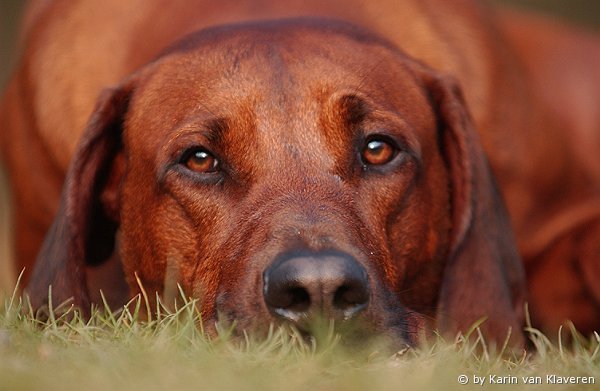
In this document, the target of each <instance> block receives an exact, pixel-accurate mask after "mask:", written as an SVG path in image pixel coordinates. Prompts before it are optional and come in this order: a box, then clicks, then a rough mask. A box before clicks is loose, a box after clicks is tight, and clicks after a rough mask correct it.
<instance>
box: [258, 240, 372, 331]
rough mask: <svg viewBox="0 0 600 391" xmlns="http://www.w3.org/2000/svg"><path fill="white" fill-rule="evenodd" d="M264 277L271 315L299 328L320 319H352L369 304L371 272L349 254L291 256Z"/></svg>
mask: <svg viewBox="0 0 600 391" xmlns="http://www.w3.org/2000/svg"><path fill="white" fill-rule="evenodd" d="M263 278H264V299H265V302H266V304H267V307H268V308H269V310H270V311H271V313H273V314H274V315H276V316H277V317H279V318H283V319H285V320H288V321H291V322H292V323H294V324H296V325H300V324H301V323H304V322H307V321H308V322H309V321H311V320H312V319H314V318H316V317H323V318H327V319H334V320H348V319H350V318H352V317H354V316H355V315H356V314H358V313H359V312H360V311H362V310H364V309H365V308H366V307H367V305H368V303H369V297H370V289H369V280H368V277H367V272H366V270H365V269H364V267H362V266H361V265H360V264H359V263H358V262H357V261H356V260H355V259H354V258H353V257H351V256H350V255H348V254H345V253H337V252H336V253H333V252H332V253H302V254H298V253H296V254H290V255H287V256H284V257H282V258H281V259H279V260H278V261H276V262H275V263H273V264H272V265H271V266H270V267H269V268H267V270H265V272H264V275H263Z"/></svg>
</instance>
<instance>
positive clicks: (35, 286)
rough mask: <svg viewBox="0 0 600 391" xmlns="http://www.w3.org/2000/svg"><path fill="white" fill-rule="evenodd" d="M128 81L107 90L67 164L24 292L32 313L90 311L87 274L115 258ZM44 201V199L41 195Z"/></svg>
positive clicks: (130, 87)
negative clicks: (65, 308)
mask: <svg viewBox="0 0 600 391" xmlns="http://www.w3.org/2000/svg"><path fill="white" fill-rule="evenodd" d="M133 85H134V83H133V81H130V82H128V83H126V84H124V85H123V86H121V87H119V88H116V89H111V90H106V91H104V92H103V93H102V95H101V96H100V98H99V100H98V103H97V105H96V108H95V110H94V112H93V114H92V116H91V118H90V120H89V122H88V124H87V127H86V129H85V130H84V132H83V134H82V136H81V139H80V141H79V144H78V146H77V149H76V151H75V154H74V157H73V159H72V160H71V163H70V166H69V169H68V171H67V175H66V180H65V184H64V187H63V191H62V195H61V201H60V206H59V210H58V213H57V215H56V217H55V219H54V222H53V223H52V226H51V227H50V230H49V231H48V233H47V234H46V238H45V240H44V242H43V244H42V248H41V250H40V252H39V254H38V257H37V260H36V263H35V267H34V270H33V273H32V276H31V279H30V282H29V284H28V286H27V288H26V292H27V294H28V295H29V299H30V302H31V305H32V307H33V308H34V309H37V308H40V307H43V306H44V305H46V304H47V302H48V298H49V295H48V292H49V289H48V288H49V286H52V302H53V304H54V305H58V304H60V303H62V302H64V301H66V300H69V299H72V300H73V303H74V304H75V305H76V306H78V307H79V308H80V309H81V310H82V311H84V313H87V311H88V310H89V306H90V292H89V289H88V281H87V277H86V274H88V273H86V270H87V269H88V268H90V267H93V266H98V265H100V264H102V263H104V262H106V261H107V260H109V259H113V261H114V258H115V257H117V258H118V256H116V255H115V254H113V253H114V252H115V240H116V233H117V229H118V225H119V206H118V202H119V187H120V177H122V174H123V171H124V164H125V163H124V160H125V159H124V153H123V148H122V138H121V136H122V125H123V119H124V115H125V113H126V111H127V106H128V104H129V97H130V95H131V91H132V89H133ZM41 196H43V195H41Z"/></svg>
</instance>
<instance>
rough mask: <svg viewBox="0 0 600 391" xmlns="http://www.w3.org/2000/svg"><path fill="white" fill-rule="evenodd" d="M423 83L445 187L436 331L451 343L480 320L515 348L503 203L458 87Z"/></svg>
mask: <svg viewBox="0 0 600 391" xmlns="http://www.w3.org/2000/svg"><path fill="white" fill-rule="evenodd" d="M424 78H425V82H426V85H427V87H428V89H429V93H430V97H431V100H432V103H433V106H434V108H435V110H436V112H437V118H438V129H439V142H440V150H441V152H442V154H443V156H444V159H445V161H446V165H447V167H448V175H449V182H450V187H451V189H450V191H451V205H452V232H451V248H450V253H449V257H448V261H447V262H448V263H447V265H446V266H445V271H444V279H443V282H442V287H441V291H440V299H439V310H438V322H439V323H438V326H439V327H440V329H441V330H443V331H444V332H445V333H446V335H452V334H455V333H457V332H459V331H462V332H464V331H466V330H468V329H469V328H470V327H471V326H472V325H473V324H475V323H476V322H477V321H478V320H479V319H482V318H486V321H485V322H484V323H483V324H482V326H481V328H482V330H483V331H484V333H486V334H487V335H488V336H489V337H490V338H491V339H492V340H496V341H502V340H503V338H505V337H506V336H507V335H508V334H507V333H508V329H509V327H510V328H511V330H512V331H511V332H512V341H513V343H514V344H517V345H518V344H521V343H523V341H524V340H523V330H522V327H523V317H524V307H523V305H524V301H525V292H526V288H525V272H524V269H523V265H522V262H521V258H520V256H519V253H518V251H517V246H516V242H515V239H514V236H513V233H512V228H511V225H510V220H509V217H508V213H507V211H506V209H505V206H504V202H503V200H502V197H501V195H500V193H499V191H498V188H497V186H496V183H495V181H494V177H493V175H492V173H491V170H490V168H489V165H488V162H487V159H486V157H485V154H484V151H483V148H482V144H481V141H480V138H479V135H478V133H477V131H476V130H475V127H474V124H473V122H472V120H471V118H470V115H469V113H468V110H467V106H466V104H465V101H464V98H463V96H462V93H461V91H460V88H459V87H458V83H457V82H456V81H454V80H453V79H451V78H446V77H441V76H439V75H437V74H434V73H433V72H429V73H426V74H425V76H424Z"/></svg>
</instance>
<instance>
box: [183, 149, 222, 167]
mask: <svg viewBox="0 0 600 391" xmlns="http://www.w3.org/2000/svg"><path fill="white" fill-rule="evenodd" d="M183 163H184V165H185V166H186V167H187V168H188V169H189V170H192V171H195V172H200V173H208V172H214V171H216V170H217V168H218V165H219V162H218V160H217V159H216V158H215V157H214V156H213V155H212V154H210V152H207V151H205V150H202V149H198V150H195V151H193V152H192V153H190V154H188V157H187V158H185V159H184V161H183Z"/></svg>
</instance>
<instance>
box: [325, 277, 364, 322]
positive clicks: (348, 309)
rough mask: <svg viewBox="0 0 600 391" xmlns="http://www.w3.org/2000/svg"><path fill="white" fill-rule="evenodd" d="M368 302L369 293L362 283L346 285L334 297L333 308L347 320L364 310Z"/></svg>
mask: <svg viewBox="0 0 600 391" xmlns="http://www.w3.org/2000/svg"><path fill="white" fill-rule="evenodd" d="M368 301H369V291H368V289H367V288H366V285H365V284H363V283H360V282H353V283H349V284H344V285H342V286H340V287H339V288H338V289H337V290H336V291H335V293H334V295H333V307H334V308H335V309H337V310H340V311H342V312H343V313H344V318H346V319H347V318H350V317H352V316H354V315H355V314H356V313H358V312H360V311H361V310H363V309H364V308H365V307H366V306H367V303H368Z"/></svg>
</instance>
